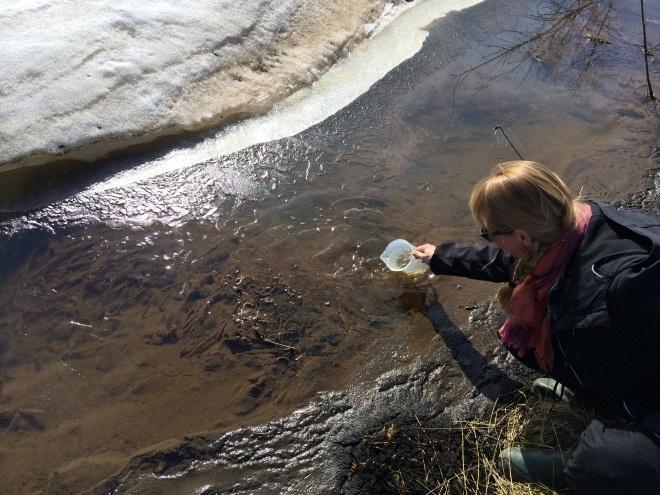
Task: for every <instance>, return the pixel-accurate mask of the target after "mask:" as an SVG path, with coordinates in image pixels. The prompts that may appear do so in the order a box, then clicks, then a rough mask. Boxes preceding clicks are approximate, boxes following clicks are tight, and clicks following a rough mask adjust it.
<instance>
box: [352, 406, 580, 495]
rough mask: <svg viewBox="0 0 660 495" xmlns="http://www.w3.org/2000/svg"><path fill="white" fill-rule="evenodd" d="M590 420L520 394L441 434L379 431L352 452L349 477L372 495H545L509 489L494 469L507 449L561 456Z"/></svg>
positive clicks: (426, 428) (434, 430)
mask: <svg viewBox="0 0 660 495" xmlns="http://www.w3.org/2000/svg"><path fill="white" fill-rule="evenodd" d="M592 417H593V415H592V413H591V411H588V410H585V409H583V408H580V407H577V406H573V407H569V406H568V405H567V404H565V403H563V402H560V403H553V402H549V401H544V400H541V399H539V398H537V397H535V396H533V395H531V394H527V395H525V394H521V396H520V400H519V401H517V402H515V403H512V404H507V405H498V404H496V405H495V406H494V407H493V408H492V409H491V410H489V411H486V412H485V413H484V414H482V415H480V416H479V417H476V418H473V419H471V420H469V421H454V422H452V423H451V424H449V425H447V426H445V427H433V426H430V425H428V424H424V423H422V422H421V421H419V420H417V421H416V424H415V423H413V424H399V425H397V424H393V423H390V424H386V425H383V427H382V429H381V430H380V431H378V432H376V433H374V434H372V435H368V436H365V437H364V439H363V442H362V443H361V445H359V446H358V447H357V448H356V450H355V461H354V462H353V465H352V466H351V472H352V477H362V479H361V480H360V481H361V482H360V483H359V485H361V486H362V487H363V488H364V489H366V490H369V491H370V492H371V493H390V494H405V495H413V494H415V495H416V494H425V495H472V494H480V495H481V494H497V495H503V494H507V495H549V494H554V493H555V492H553V491H552V490H550V489H548V488H545V487H543V486H540V485H534V484H525V483H513V482H512V481H511V480H510V479H507V477H506V476H504V474H503V473H501V472H500V471H499V469H498V465H497V459H498V456H499V453H500V451H501V450H502V449H503V448H506V447H509V446H512V445H524V446H528V447H545V448H567V447H570V446H571V445H573V444H574V443H575V441H576V440H577V437H578V435H579V433H580V431H582V430H583V429H584V427H585V426H586V425H587V424H588V422H589V421H590V420H591V418H592Z"/></svg>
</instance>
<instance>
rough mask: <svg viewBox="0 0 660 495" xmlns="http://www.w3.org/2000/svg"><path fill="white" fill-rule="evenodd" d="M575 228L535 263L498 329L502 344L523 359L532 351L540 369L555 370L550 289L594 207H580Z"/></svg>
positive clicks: (517, 288) (512, 299)
mask: <svg viewBox="0 0 660 495" xmlns="http://www.w3.org/2000/svg"><path fill="white" fill-rule="evenodd" d="M579 208H580V209H579V217H580V218H579V221H578V226H577V228H576V229H574V230H571V231H569V232H567V233H566V234H565V235H564V237H562V238H561V239H559V240H558V241H556V242H555V243H554V244H552V245H551V246H550V248H549V249H548V251H547V252H546V253H545V254H544V255H543V257H542V258H541V259H540V260H539V261H538V262H537V263H536V265H535V266H534V269H533V270H532V272H531V273H530V274H529V275H528V276H527V277H526V278H525V280H523V281H522V282H521V283H520V284H519V285H518V286H516V287H515V288H514V289H513V293H512V295H511V308H510V310H509V317H508V318H507V320H506V321H505V322H504V325H502V328H500V330H499V335H500V339H501V340H502V344H504V346H505V347H506V348H507V349H509V350H510V351H511V352H514V353H515V354H517V355H518V357H521V358H522V357H523V356H525V354H527V351H528V350H529V349H530V348H531V349H533V350H534V357H535V358H536V362H537V363H538V364H539V366H540V367H541V369H543V370H545V371H550V370H552V366H553V363H554V358H555V352H554V349H553V346H552V335H551V329H550V323H549V322H548V296H549V295H550V289H551V288H552V286H553V285H554V284H555V282H556V280H557V279H558V278H559V275H560V274H561V272H562V270H563V269H564V268H565V267H566V265H567V264H568V262H569V261H570V259H571V257H572V255H573V253H574V252H575V250H576V249H577V247H578V246H579V245H580V242H582V239H583V238H584V234H585V232H586V231H587V226H588V225H589V221H590V220H591V207H590V206H589V205H587V204H581V205H580V207H579Z"/></svg>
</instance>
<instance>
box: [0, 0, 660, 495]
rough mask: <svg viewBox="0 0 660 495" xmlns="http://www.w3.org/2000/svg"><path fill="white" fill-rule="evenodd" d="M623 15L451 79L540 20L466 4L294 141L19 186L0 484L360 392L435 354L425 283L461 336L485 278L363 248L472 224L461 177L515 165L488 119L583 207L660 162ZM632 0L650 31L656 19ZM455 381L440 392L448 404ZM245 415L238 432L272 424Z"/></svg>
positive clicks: (42, 483) (93, 464) (457, 235)
mask: <svg viewBox="0 0 660 495" xmlns="http://www.w3.org/2000/svg"><path fill="white" fill-rule="evenodd" d="M635 6H636V2H615V3H614V6H613V7H612V8H611V9H609V10H607V9H608V7H607V6H606V5H604V4H603V5H600V6H594V8H593V10H592V11H589V12H587V13H585V14H584V15H585V16H587V17H588V16H592V18H598V17H597V16H605V15H606V17H607V23H608V25H607V26H608V30H605V29H602V30H601V31H599V32H600V36H601V37H602V38H604V39H606V40H608V41H609V43H595V42H593V41H590V39H589V38H587V37H586V36H585V33H586V32H587V31H586V30H584V29H582V30H581V29H580V27H581V26H582V24H581V22H582V21H580V19H584V16H583V17H580V18H578V21H579V22H576V23H575V24H574V25H569V28H570V30H569V34H570V36H568V38H567V39H568V40H569V41H568V45H566V46H564V48H563V50H565V52H561V50H560V48H559V47H558V46H552V45H551V46H549V47H544V46H541V45H539V46H531V47H530V46H528V45H525V46H524V47H523V49H522V50H521V51H519V52H516V53H515V54H514V55H513V56H512V57H509V58H508V59H506V60H501V61H499V62H497V63H495V64H492V65H488V66H486V67H484V68H482V69H481V70H480V71H478V72H472V73H470V74H468V75H467V77H465V78H462V79H461V84H459V85H457V79H456V78H455V77H454V76H455V75H456V74H459V73H461V72H462V71H464V70H466V69H467V68H469V67H471V66H474V65H476V64H478V63H479V62H480V61H481V60H483V57H484V56H485V55H486V54H488V53H492V50H493V48H492V46H493V45H494V44H502V43H506V42H507V41H506V40H508V41H513V40H514V39H517V38H516V36H518V35H517V34H514V33H507V31H506V30H509V29H510V30H515V31H523V30H527V29H533V28H534V26H537V24H536V23H535V22H534V21H532V20H530V19H529V18H528V17H526V15H527V14H529V13H530V12H536V4H535V3H531V2H530V3H529V4H527V3H525V2H518V1H504V2H495V1H486V2H484V3H482V4H480V5H478V6H476V7H474V8H472V9H469V10H467V11H463V12H461V13H458V14H456V15H451V16H449V17H448V18H446V19H444V20H441V21H439V22H437V23H436V24H435V25H434V26H433V27H432V29H431V34H430V35H429V38H428V39H427V41H426V43H425V45H424V48H423V49H422V51H421V52H420V53H419V54H417V55H416V56H415V57H413V58H412V59H410V60H408V61H406V62H405V63H403V64H402V65H401V66H399V67H398V68H397V69H395V70H394V71H392V72H391V73H390V74H388V76H387V77H385V78H384V79H383V80H381V81H379V82H378V83H377V84H376V85H375V86H374V87H373V88H372V89H371V90H370V91H369V92H368V93H366V94H365V95H363V96H362V97H361V98H359V99H358V100H357V101H355V102H354V103H353V104H351V105H350V106H348V107H346V108H345V109H343V110H342V111H341V112H339V113H338V114H336V115H334V116H332V117H331V118H329V119H327V120H326V121H324V122H323V123H321V124H319V125H317V126H315V127H313V128H310V129H308V130H307V131H305V132H303V133H302V134H300V135H297V136H294V137H291V138H286V139H283V140H280V141H277V142H271V143H267V144H264V145H259V146H255V147H252V148H250V149H247V150H244V151H242V152H238V153H235V154H233V155H231V156H229V157H219V158H218V159H217V160H212V161H211V162H208V163H202V164H199V165H196V166H194V167H190V168H188V169H185V170H179V171H176V172H172V173H169V174H165V175H164V176H160V177H157V178H154V179H150V180H148V181H146V182H142V183H138V184H132V185H127V186H124V187H122V188H118V189H113V190H109V191H102V192H98V193H94V194H91V193H81V192H80V191H83V190H85V188H86V187H87V186H88V185H89V184H90V183H91V184H93V183H94V181H96V180H101V178H99V177H100V176H109V175H111V173H114V172H115V170H114V169H113V165H112V163H109V164H101V165H100V168H99V169H100V170H101V172H100V175H98V174H95V175H84V174H82V175H81V176H80V177H79V178H78V179H76V181H77V182H76V181H73V182H71V181H70V180H68V181H67V183H66V184H65V183H64V182H63V181H62V180H59V182H58V179H53V183H52V184H51V185H50V187H49V188H48V190H47V191H46V192H45V191H43V190H40V189H39V187H36V188H35V187H34V186H32V187H31V188H30V189H26V191H27V192H26V195H25V197H24V201H23V203H22V204H21V201H16V200H11V201H9V200H5V202H4V204H3V211H4V213H3V216H4V223H3V224H2V228H3V238H2V245H1V246H0V250H2V252H3V261H2V276H3V280H2V293H0V307H1V308H2V309H1V310H0V366H1V368H0V435H2V445H1V446H0V474H1V476H2V479H3V481H2V486H3V488H2V492H3V493H12V494H13V493H16V494H19V493H21V494H22V493H26V494H27V493H81V492H85V491H87V490H89V489H91V488H92V487H93V486H94V485H96V484H98V483H99V482H101V481H102V480H103V479H105V478H107V477H109V476H111V475H112V474H113V473H114V472H116V471H118V470H120V469H122V468H123V467H124V466H125V465H126V464H127V462H128V460H129V459H130V458H131V456H133V455H134V454H136V453H137V452H139V451H141V450H143V449H146V448H153V447H151V446H153V445H154V444H159V443H162V442H167V441H170V442H175V443H176V442H177V441H179V440H180V439H182V438H188V437H190V435H193V434H196V433H199V432H205V431H211V432H213V433H212V434H213V435H216V437H217V436H218V435H221V434H222V432H228V431H236V430H237V429H238V428H241V427H248V426H250V425H259V424H265V425H272V424H274V423H272V421H273V420H277V418H290V419H289V420H287V421H291V422H294V423H295V422H296V417H297V416H296V415H295V414H294V415H293V416H289V415H290V414H291V413H292V412H293V411H295V410H297V409H299V408H301V407H304V406H306V405H307V404H310V403H314V402H315V401H318V400H322V397H323V394H326V393H328V392H331V391H343V390H351V394H352V397H356V399H355V401H357V402H359V401H360V391H361V390H366V389H368V388H369V387H371V384H373V383H375V382H376V381H377V380H378V377H380V376H381V375H382V374H383V373H386V372H388V371H391V370H396V369H399V368H402V367H404V366H406V365H408V364H410V363H411V362H413V361H415V360H417V359H419V357H420V356H422V355H428V354H429V352H432V353H435V354H436V355H438V356H442V357H443V359H447V360H450V359H451V354H450V353H449V351H448V350H447V349H446V347H445V346H444V345H443V343H442V340H441V339H439V338H438V335H437V334H436V331H434V327H433V325H431V324H429V319H428V314H427V307H426V306H425V299H426V294H427V291H428V290H429V289H430V288H431V287H433V288H434V289H435V291H436V292H437V294H438V301H439V304H440V305H441V306H442V308H443V310H444V311H445V312H446V318H447V319H448V320H449V321H450V322H451V324H452V325H454V326H455V327H458V328H461V327H463V326H464V325H465V324H466V323H467V320H468V315H469V310H470V309H471V308H473V307H474V306H475V305H477V303H479V302H482V301H484V300H486V299H488V298H489V297H490V295H491V293H492V291H493V289H494V287H493V286H492V285H491V284H487V283H476V282H470V281H466V280H458V279H450V278H443V277H437V278H431V279H429V278H427V277H422V278H419V279H413V280H411V279H406V278H403V277H399V276H395V275H393V274H390V273H387V272H386V271H385V268H384V266H383V264H382V262H381V261H380V260H379V259H378V255H379V254H380V252H381V251H382V250H383V248H384V247H385V245H386V244H387V243H388V242H389V241H390V240H391V239H394V238H397V237H403V238H406V239H408V240H409V241H411V242H413V243H422V242H426V241H429V242H438V241H441V240H446V239H454V240H460V241H471V240H473V239H475V238H477V235H476V233H477V232H476V229H475V227H474V225H473V224H472V221H471V219H470V218H469V214H468V211H467V207H466V202H467V197H468V195H469V191H470V188H471V187H472V186H473V185H474V184H475V183H476V181H477V180H478V179H479V178H481V177H482V176H483V175H484V174H486V173H487V172H488V170H489V169H490V167H491V166H492V165H493V164H494V163H497V162H499V161H503V160H510V159H515V154H514V153H513V151H512V149H511V147H510V146H509V145H508V144H507V143H506V142H505V141H504V140H503V138H502V136H501V133H498V132H493V127H495V126H497V125H501V126H503V128H504V129H505V131H506V132H507V135H508V136H509V137H510V138H511V139H512V140H513V142H514V144H515V145H516V147H517V149H518V150H519V151H520V152H521V153H522V154H523V156H524V157H525V158H528V159H534V160H537V161H540V162H543V163H547V164H549V165H550V166H552V167H553V168H554V169H555V170H557V171H558V172H560V173H562V174H564V175H565V176H566V177H567V179H568V180H569V182H570V184H571V186H572V187H573V188H575V189H576V190H579V189H583V192H584V193H586V194H588V195H590V196H592V197H595V198H597V199H602V200H616V199H619V198H622V197H625V196H627V195H629V194H630V193H632V192H635V191H638V190H639V189H640V188H641V187H642V186H641V185H640V184H641V181H642V179H643V178H644V177H645V176H648V175H649V174H654V173H655V171H656V170H657V169H660V164H659V163H658V160H659V155H660V154H659V153H658V151H657V147H655V146H657V145H658V144H660V139H658V119H657V114H656V113H655V110H654V107H653V105H650V104H648V103H645V102H644V95H645V87H644V79H643V72H642V61H641V58H639V53H638V52H636V51H635V50H634V49H631V48H630V47H629V46H628V45H626V44H625V43H623V42H622V41H630V40H631V39H635V36H637V34H638V31H639V29H638V27H637V26H638V24H636V23H637V22H638V21H639V19H638V17H636V16H635V12H636V11H635V10H634V9H635ZM648 8H649V10H651V12H649V13H647V15H648V16H649V19H651V20H652V22H651V23H650V24H649V36H655V38H653V39H655V42H656V43H657V42H659V41H660V29H659V21H658V19H659V18H660V17H659V16H660V12H659V11H658V6H648ZM528 9H529V10H528ZM594 16H595V17H594ZM589 29H591V28H589ZM530 32H531V31H530ZM544 50H547V51H544ZM562 53H564V54H565V56H562ZM518 57H520V58H518ZM522 60H525V61H526V62H524V63H521V64H518V62H519V61H522ZM585 60H588V63H586V62H585ZM654 70H655V72H654V73H653V77H654V78H655V79H654V80H655V81H658V83H657V86H659V88H658V89H657V91H660V77H659V76H658V71H657V69H654ZM496 75H499V76H501V77H498V78H493V76H496ZM140 159H142V158H141V156H137V157H133V158H131V159H130V160H128V161H129V162H130V163H135V162H139V160H140ZM131 160H132V161H131ZM7 180H8V181H9V179H7ZM8 183H9V182H7V183H6V184H8ZM163 204H164V205H167V206H166V207H162V205H163ZM159 205H160V206H159ZM21 210H22V213H18V214H17V213H16V212H17V211H21ZM25 210H30V211H29V212H26V211H25ZM479 338H480V339H481V340H482V341H483V342H485V343H484V345H485V346H490V347H493V346H494V345H495V340H494V338H493V337H492V336H491V335H486V336H484V335H482V336H481V337H479ZM477 340H479V339H477ZM453 376H454V375H453ZM454 378H455V381H457V382H460V381H461V380H462V379H461V377H460V376H459V375H458V374H456V375H455V376H454ZM463 380H464V378H463ZM452 383H453V382H452V381H450V380H447V381H446V382H444V383H443V385H442V386H443V387H445V391H444V393H445V395H446V396H448V397H450V396H452V393H453V392H452V390H454V389H452V386H453V385H452ZM455 390H458V389H455ZM456 394H458V392H456ZM456 394H454V395H456ZM303 426H304V425H303ZM298 427H301V426H300V425H298ZM304 427H307V426H304ZM313 427H314V424H313V421H312V424H310V425H309V428H310V429H313ZM260 428H261V429H259V428H257V429H255V430H249V429H246V430H244V431H246V432H249V431H254V432H257V433H258V432H261V433H260V434H261V435H266V434H270V433H268V432H273V435H275V433H274V432H275V430H276V429H277V428H276V427H274V426H264V427H260ZM301 428H302V427H301ZM241 431H243V430H241ZM257 433H254V438H253V440H254V441H258V440H259V438H262V437H259V434H257ZM317 434H318V432H317ZM246 435H247V433H246ZM255 439H256V440H255ZM262 441H263V442H265V443H267V438H266V437H263V438H262ZM162 445H165V444H162ZM158 448H159V447H156V450H158ZM163 448H165V447H163ZM226 448H227V449H229V450H231V446H227V447H226ZM286 448H287V447H286V446H282V447H281V449H284V450H286ZM292 449H293V448H292ZM298 454H300V453H296V452H293V451H292V452H290V456H291V457H292V458H293V457H295V455H298ZM239 460H240V459H239ZM265 466H266V468H264V469H262V470H261V471H260V472H258V473H255V472H251V473H250V479H249V480H247V478H245V479H243V481H241V479H242V475H241V470H240V469H238V470H235V471H234V472H233V474H232V475H231V476H229V475H227V473H225V475H224V476H228V478H227V479H230V481H231V483H229V482H228V483H229V485H227V486H231V487H233V488H226V491H222V490H220V489H217V490H216V491H213V490H211V491H209V488H208V487H209V486H211V485H210V484H209V482H208V477H207V476H206V475H204V476H202V477H200V478H199V480H197V478H194V476H193V477H192V478H186V477H185V476H184V477H182V476H171V477H168V476H167V474H168V473H160V474H162V476H160V477H159V476H156V475H153V476H151V478H150V479H152V481H153V479H154V476H155V477H156V478H158V480H159V483H161V484H158V485H154V486H156V488H148V489H147V488H145V489H144V491H143V490H142V489H141V488H140V487H141V486H142V485H140V483H142V481H139V480H140V479H143V478H144V477H142V478H141V477H140V476H136V477H135V479H137V480H138V481H134V484H132V485H122V484H121V483H114V484H110V485H105V486H106V487H112V490H113V493H124V492H125V493H207V494H210V493H221V492H222V493H226V492H236V493H239V492H244V493H257V492H260V490H261V489H260V487H264V486H267V483H266V482H267V481H268V480H269V479H271V478H274V477H276V475H277V469H278V466H279V464H277V463H275V462H274V461H273V465H272V469H269V468H268V464H267V462H266V464H265ZM130 469H131V468H129V471H128V474H126V471H124V479H125V478H126V477H127V476H128V477H130V475H131V471H130ZM136 469H137V468H136ZM200 469H201V468H200ZM310 469H311V468H310ZM191 470H192V471H193V474H194V471H195V468H194V467H193V468H191V469H189V470H188V471H187V472H190V471H191ZM200 472H201V471H200ZM246 476H247V475H246ZM202 478H203V479H202ZM220 478H222V476H220ZM194 480H197V481H194ZM214 482H218V480H217V479H216V480H215V481H214ZM289 482H290V479H289ZM144 486H147V485H144ZM149 486H152V485H149ZM286 486H289V487H290V486H292V485H290V484H287V483H285V484H284V485H279V488H278V485H275V488H272V487H271V488H270V490H271V491H264V490H261V491H262V492H263V493H277V492H281V491H285V487H286ZM314 486H315V485H314V484H312V485H306V486H305V488H304V489H305V490H307V491H310V490H311V491H312V492H315V489H314ZM299 489H302V488H300V487H299ZM100 490H101V491H100V492H98V493H101V492H103V491H102V490H103V489H100ZM108 490H110V488H108ZM289 491H291V492H293V493H297V491H296V489H295V488H291V489H290V490H289ZM322 491H327V487H326V488H324V490H322ZM331 491H332V490H331ZM317 492H319V493H320V492H321V491H317Z"/></svg>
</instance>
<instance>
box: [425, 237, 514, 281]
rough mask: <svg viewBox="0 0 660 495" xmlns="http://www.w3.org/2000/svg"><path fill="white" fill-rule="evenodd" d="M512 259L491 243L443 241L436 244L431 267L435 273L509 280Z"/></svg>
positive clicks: (511, 271) (488, 279) (479, 278)
mask: <svg viewBox="0 0 660 495" xmlns="http://www.w3.org/2000/svg"><path fill="white" fill-rule="evenodd" d="M514 262H515V259H514V258H513V256H511V255H509V254H506V253H505V252H504V251H502V250H501V249H499V248H497V247H495V246H494V245H492V244H469V245H466V244H457V243H455V242H445V243H442V244H439V245H438V246H437V247H436V249H435V253H434V254H433V256H432V257H431V263H430V266H431V271H432V272H433V273H434V274H436V275H454V276H458V277H466V278H472V279H475V280H487V281H489V282H508V281H509V280H511V275H512V273H513V264H514Z"/></svg>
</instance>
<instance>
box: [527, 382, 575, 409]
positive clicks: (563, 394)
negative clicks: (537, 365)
mask: <svg viewBox="0 0 660 495" xmlns="http://www.w3.org/2000/svg"><path fill="white" fill-rule="evenodd" d="M532 390H534V392H536V393H537V394H538V395H540V396H541V397H543V398H545V399H551V400H563V401H564V402H568V403H569V404H571V403H576V397H575V393H574V392H573V391H572V390H571V389H570V388H568V387H565V386H564V385H563V384H561V383H559V382H558V381H557V380H555V379H554V378H537V379H536V380H534V383H532Z"/></svg>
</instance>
